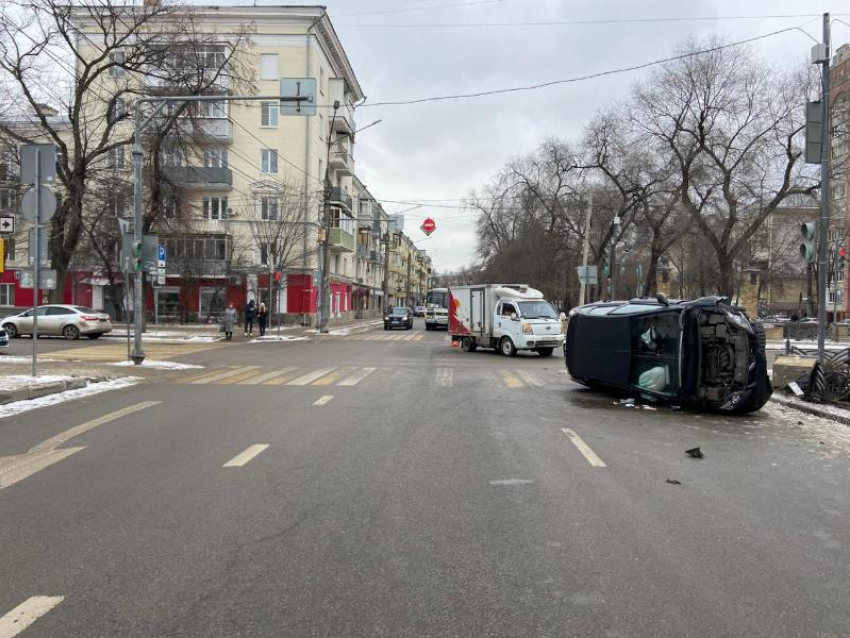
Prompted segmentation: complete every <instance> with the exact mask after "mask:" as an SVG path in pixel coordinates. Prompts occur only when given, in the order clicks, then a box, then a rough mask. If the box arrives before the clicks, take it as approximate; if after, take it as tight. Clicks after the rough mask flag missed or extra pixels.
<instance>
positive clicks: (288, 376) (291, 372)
mask: <svg viewBox="0 0 850 638" xmlns="http://www.w3.org/2000/svg"><path fill="white" fill-rule="evenodd" d="M299 374H301V369H300V368H299V367H298V366H295V367H292V368H285V372H283V373H282V374H279V375H278V376H276V377H273V378H271V379H269V380H268V381H263V383H262V385H283V384H284V383H286V382H287V381H291V380H292V379H294V378H295V377H297V376H298V375H299Z"/></svg>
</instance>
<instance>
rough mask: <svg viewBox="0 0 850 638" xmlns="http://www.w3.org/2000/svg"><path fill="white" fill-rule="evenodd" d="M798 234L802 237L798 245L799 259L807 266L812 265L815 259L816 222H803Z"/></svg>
mask: <svg viewBox="0 0 850 638" xmlns="http://www.w3.org/2000/svg"><path fill="white" fill-rule="evenodd" d="M800 234H801V235H802V236H803V241H802V243H801V244H800V257H802V258H803V261H805V262H806V263H807V264H812V263H814V261H815V259H816V258H817V248H816V247H815V242H817V236H818V225H817V223H816V222H803V223H802V224H800Z"/></svg>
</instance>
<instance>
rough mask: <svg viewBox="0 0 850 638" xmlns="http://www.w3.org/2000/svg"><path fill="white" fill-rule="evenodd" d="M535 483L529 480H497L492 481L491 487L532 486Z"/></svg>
mask: <svg viewBox="0 0 850 638" xmlns="http://www.w3.org/2000/svg"><path fill="white" fill-rule="evenodd" d="M532 483H534V481H529V480H528V479H516V478H514V479H497V480H495V481H490V485H531V484H532Z"/></svg>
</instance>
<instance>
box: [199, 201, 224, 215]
mask: <svg viewBox="0 0 850 638" xmlns="http://www.w3.org/2000/svg"><path fill="white" fill-rule="evenodd" d="M203 212H204V219H225V218H226V217H227V198H226V197H204V211H203Z"/></svg>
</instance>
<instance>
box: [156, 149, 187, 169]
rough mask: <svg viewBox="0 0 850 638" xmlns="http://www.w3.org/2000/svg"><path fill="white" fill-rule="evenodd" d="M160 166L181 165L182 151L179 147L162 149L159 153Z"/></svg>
mask: <svg viewBox="0 0 850 638" xmlns="http://www.w3.org/2000/svg"><path fill="white" fill-rule="evenodd" d="M159 164H160V166H163V167H165V166H172V167H175V166H183V153H182V152H181V151H180V149H179V148H172V149H163V150H161V151H160V153H159Z"/></svg>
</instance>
